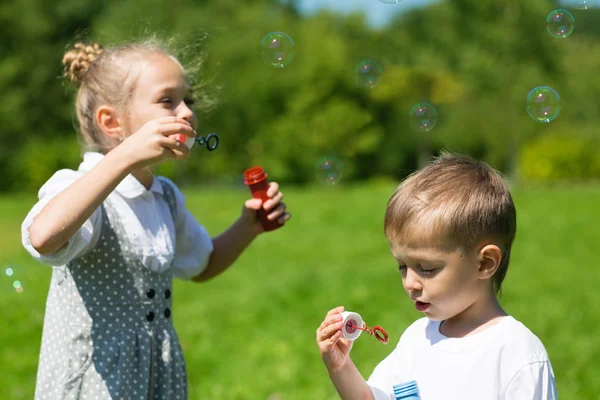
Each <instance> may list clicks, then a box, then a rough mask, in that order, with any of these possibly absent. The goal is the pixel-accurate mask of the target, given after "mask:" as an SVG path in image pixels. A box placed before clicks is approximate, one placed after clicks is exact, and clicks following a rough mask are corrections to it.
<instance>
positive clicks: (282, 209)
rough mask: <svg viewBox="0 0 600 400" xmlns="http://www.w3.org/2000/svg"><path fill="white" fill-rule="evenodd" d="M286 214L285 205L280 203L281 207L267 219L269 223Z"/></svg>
mask: <svg viewBox="0 0 600 400" xmlns="http://www.w3.org/2000/svg"><path fill="white" fill-rule="evenodd" d="M284 212H285V204H283V203H279V205H278V206H277V207H276V208H275V210H274V211H273V212H271V213H270V214H269V215H267V219H268V220H269V221H274V220H276V219H277V218H279V217H281V216H282V215H283V213H284Z"/></svg>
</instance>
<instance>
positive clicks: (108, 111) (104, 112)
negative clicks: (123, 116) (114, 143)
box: [96, 106, 123, 139]
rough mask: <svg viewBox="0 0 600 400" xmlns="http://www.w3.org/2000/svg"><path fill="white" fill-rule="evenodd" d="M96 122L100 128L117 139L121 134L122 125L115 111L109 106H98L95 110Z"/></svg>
mask: <svg viewBox="0 0 600 400" xmlns="http://www.w3.org/2000/svg"><path fill="white" fill-rule="evenodd" d="M96 123H97V124H98V126H99V127H100V130H101V131H102V132H103V133H104V134H105V135H107V136H109V137H112V138H113V139H119V137H121V136H122V133H123V132H122V130H123V127H122V126H121V120H120V118H119V116H118V114H117V111H116V110H115V109H114V108H113V107H110V106H100V107H98V110H97V111H96Z"/></svg>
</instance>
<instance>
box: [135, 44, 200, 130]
mask: <svg viewBox="0 0 600 400" xmlns="http://www.w3.org/2000/svg"><path fill="white" fill-rule="evenodd" d="M143 65H144V67H143V68H142V71H141V73H140V75H139V77H138V79H137V83H136V86H135V89H134V91H133V94H132V98H131V105H130V112H129V121H128V122H129V124H128V125H129V126H128V130H130V134H132V133H135V132H136V131H137V130H139V129H140V128H141V127H142V126H143V125H144V124H145V123H146V122H148V121H151V120H153V119H156V118H160V117H170V116H174V117H179V118H183V119H185V120H187V121H188V122H189V123H190V124H191V125H192V127H193V128H194V129H196V128H197V125H198V119H197V118H196V114H195V113H194V110H193V97H192V93H191V88H190V85H189V83H188V82H187V79H186V77H185V75H184V73H183V71H182V69H181V67H180V66H179V65H178V64H177V63H176V62H175V61H173V60H172V59H171V58H169V57H168V56H166V55H164V54H160V53H157V54H154V55H151V56H149V57H148V59H147V60H144V62H143Z"/></svg>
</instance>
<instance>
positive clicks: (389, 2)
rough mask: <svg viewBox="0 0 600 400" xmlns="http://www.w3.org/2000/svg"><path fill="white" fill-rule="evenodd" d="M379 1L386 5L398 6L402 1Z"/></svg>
mask: <svg viewBox="0 0 600 400" xmlns="http://www.w3.org/2000/svg"><path fill="white" fill-rule="evenodd" d="M379 1H380V2H382V3H384V4H398V3H400V1H401V0H379Z"/></svg>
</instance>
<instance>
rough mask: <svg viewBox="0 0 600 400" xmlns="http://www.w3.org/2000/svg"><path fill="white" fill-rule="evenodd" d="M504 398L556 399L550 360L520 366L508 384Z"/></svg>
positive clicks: (526, 399)
mask: <svg viewBox="0 0 600 400" xmlns="http://www.w3.org/2000/svg"><path fill="white" fill-rule="evenodd" d="M504 398H505V399H507V400H508V399H523V400H556V399H557V398H558V396H557V393H556V383H555V381H554V371H553V370H552V365H550V362H549V361H540V362H534V363H530V364H527V365H525V366H524V367H522V368H521V369H520V370H519V371H518V372H517V373H516V374H515V376H514V377H513V378H512V379H511V381H510V383H509V384H508V388H507V390H506V395H505V396H504Z"/></svg>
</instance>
